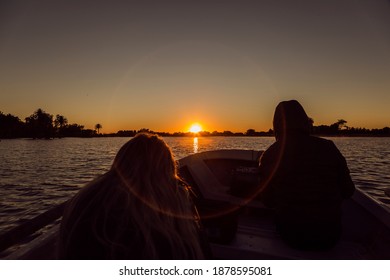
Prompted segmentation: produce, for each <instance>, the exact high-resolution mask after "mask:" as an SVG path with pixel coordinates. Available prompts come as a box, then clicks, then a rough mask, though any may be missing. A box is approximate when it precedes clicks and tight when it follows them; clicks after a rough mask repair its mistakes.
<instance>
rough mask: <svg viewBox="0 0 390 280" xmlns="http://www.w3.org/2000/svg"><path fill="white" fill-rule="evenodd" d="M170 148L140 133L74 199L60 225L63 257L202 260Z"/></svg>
mask: <svg viewBox="0 0 390 280" xmlns="http://www.w3.org/2000/svg"><path fill="white" fill-rule="evenodd" d="M180 182H181V181H180V178H179V177H178V174H177V166H176V162H175V160H174V159H173V156H172V152H171V150H170V148H169V147H168V146H167V145H166V144H165V142H164V141H163V140H162V139H161V138H159V137H158V136H156V135H150V134H138V135H137V136H135V137H134V138H132V139H131V140H130V141H128V142H127V143H126V144H125V145H124V146H123V147H122V148H121V149H120V150H119V152H118V154H117V156H116V158H115V159H114V162H113V165H112V167H111V169H110V170H109V171H108V172H107V173H105V174H104V175H102V176H101V177H99V178H97V179H96V180H94V181H92V182H91V183H89V184H88V185H87V186H85V187H84V188H83V189H82V190H81V191H80V192H79V193H78V194H77V195H76V196H75V197H74V198H73V199H72V200H71V202H70V204H69V206H68V208H67V210H66V211H65V214H64V217H63V219H62V223H61V231H60V240H59V257H60V258H62V259H201V258H203V257H204V256H203V252H202V248H201V244H200V238H199V228H198V225H197V217H196V215H195V212H196V211H194V207H193V205H192V203H191V200H190V197H189V189H188V187H185V186H183V185H182V184H181V183H180Z"/></svg>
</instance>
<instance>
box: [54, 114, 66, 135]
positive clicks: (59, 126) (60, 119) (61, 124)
mask: <svg viewBox="0 0 390 280" xmlns="http://www.w3.org/2000/svg"><path fill="white" fill-rule="evenodd" d="M67 124H68V120H67V119H66V118H65V117H64V116H61V115H56V118H55V120H54V127H55V129H56V132H57V136H58V137H62V134H63V130H64V128H65V127H66V125H67Z"/></svg>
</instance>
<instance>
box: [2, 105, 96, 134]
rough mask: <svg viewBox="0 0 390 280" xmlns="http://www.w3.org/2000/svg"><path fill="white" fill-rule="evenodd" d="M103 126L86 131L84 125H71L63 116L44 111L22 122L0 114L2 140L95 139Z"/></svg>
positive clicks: (38, 110) (36, 112)
mask: <svg viewBox="0 0 390 280" xmlns="http://www.w3.org/2000/svg"><path fill="white" fill-rule="evenodd" d="M101 128H102V125H101V124H96V126H95V130H93V129H84V126H83V125H79V124H76V123H73V124H69V123H68V119H67V118H66V117H64V116H62V115H56V116H55V117H54V116H53V115H51V114H49V113H46V112H45V111H44V110H42V109H37V110H36V111H35V112H34V113H33V114H32V115H30V116H28V117H26V118H25V119H24V121H22V120H21V119H20V118H19V117H16V116H13V115H11V114H4V113H3V112H0V138H3V139H6V138H33V139H52V138H56V137H58V138H62V137H94V136H97V135H99V130H100V129H101Z"/></svg>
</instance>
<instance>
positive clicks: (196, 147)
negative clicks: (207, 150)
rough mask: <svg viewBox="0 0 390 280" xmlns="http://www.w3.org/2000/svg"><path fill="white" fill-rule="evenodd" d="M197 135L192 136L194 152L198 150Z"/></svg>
mask: <svg viewBox="0 0 390 280" xmlns="http://www.w3.org/2000/svg"><path fill="white" fill-rule="evenodd" d="M198 148H199V146H198V137H194V154H196V153H197V152H198Z"/></svg>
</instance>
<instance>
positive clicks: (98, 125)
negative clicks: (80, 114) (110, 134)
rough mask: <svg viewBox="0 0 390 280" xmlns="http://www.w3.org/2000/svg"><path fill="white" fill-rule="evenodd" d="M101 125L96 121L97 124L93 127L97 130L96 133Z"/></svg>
mask: <svg viewBox="0 0 390 280" xmlns="http://www.w3.org/2000/svg"><path fill="white" fill-rule="evenodd" d="M102 127H103V126H102V125H101V124H100V123H98V124H96V125H95V129H96V130H97V133H98V134H99V130H100V129H101V128H102Z"/></svg>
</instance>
